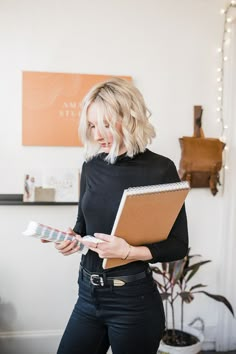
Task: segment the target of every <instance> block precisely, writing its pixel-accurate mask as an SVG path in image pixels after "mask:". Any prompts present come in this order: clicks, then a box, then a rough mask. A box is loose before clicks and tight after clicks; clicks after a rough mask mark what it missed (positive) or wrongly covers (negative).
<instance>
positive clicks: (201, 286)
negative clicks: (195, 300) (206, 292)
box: [189, 284, 207, 291]
mask: <svg viewBox="0 0 236 354" xmlns="http://www.w3.org/2000/svg"><path fill="white" fill-rule="evenodd" d="M206 286H207V285H203V284H197V285H194V286H191V288H190V289H189V291H192V290H194V289H197V288H203V287H206Z"/></svg>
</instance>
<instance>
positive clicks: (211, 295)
mask: <svg viewBox="0 0 236 354" xmlns="http://www.w3.org/2000/svg"><path fill="white" fill-rule="evenodd" d="M195 293H202V294H205V295H207V296H209V297H211V298H212V299H214V300H216V301H219V302H222V303H223V304H224V305H225V306H226V307H227V308H228V309H229V311H230V312H231V313H232V315H233V316H234V310H233V307H232V305H231V304H230V302H229V301H228V300H227V299H226V298H225V297H224V296H222V295H215V294H210V293H208V292H206V291H196V292H195Z"/></svg>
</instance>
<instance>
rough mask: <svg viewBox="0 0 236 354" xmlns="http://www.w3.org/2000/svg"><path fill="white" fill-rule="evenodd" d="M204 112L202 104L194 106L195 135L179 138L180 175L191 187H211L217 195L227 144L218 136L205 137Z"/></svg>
mask: <svg viewBox="0 0 236 354" xmlns="http://www.w3.org/2000/svg"><path fill="white" fill-rule="evenodd" d="M202 112H203V110H202V107H201V106H194V135H193V136H192V137H188V136H183V137H182V138H180V139H179V142H180V147H181V159H180V163H179V175H180V179H181V180H182V181H185V180H186V181H188V182H189V183H190V186H191V188H210V189H211V192H212V194H213V195H216V193H217V192H218V189H217V185H218V184H220V175H219V172H220V170H221V168H222V152H223V149H224V146H225V144H224V143H223V142H222V141H220V140H219V139H217V138H205V137H204V133H203V130H202V128H201V118H202Z"/></svg>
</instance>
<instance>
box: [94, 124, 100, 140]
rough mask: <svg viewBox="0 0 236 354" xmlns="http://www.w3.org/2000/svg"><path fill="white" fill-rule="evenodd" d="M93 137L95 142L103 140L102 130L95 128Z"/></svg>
mask: <svg viewBox="0 0 236 354" xmlns="http://www.w3.org/2000/svg"><path fill="white" fill-rule="evenodd" d="M93 137H94V140H101V138H102V135H101V133H100V130H99V129H98V128H97V127H95V128H94V132H93Z"/></svg>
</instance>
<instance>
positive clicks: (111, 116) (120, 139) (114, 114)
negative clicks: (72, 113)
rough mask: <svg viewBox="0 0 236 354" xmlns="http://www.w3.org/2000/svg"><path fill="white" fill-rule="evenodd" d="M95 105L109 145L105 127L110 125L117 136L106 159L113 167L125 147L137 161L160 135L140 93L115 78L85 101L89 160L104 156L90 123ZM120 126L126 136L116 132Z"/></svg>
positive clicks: (83, 137)
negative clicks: (151, 120) (156, 136)
mask: <svg viewBox="0 0 236 354" xmlns="http://www.w3.org/2000/svg"><path fill="white" fill-rule="evenodd" d="M91 104H95V109H96V112H97V124H98V128H99V131H100V134H101V135H102V137H103V138H104V140H105V142H107V138H106V128H105V124H107V123H108V124H109V129H110V131H111V133H112V135H113V144H112V146H111V149H110V152H109V154H108V155H107V156H106V161H108V162H109V163H114V162H115V161H116V158H117V156H118V154H119V148H120V146H121V144H123V145H124V146H125V148H126V150H127V152H126V155H127V156H129V157H133V156H134V155H136V154H137V153H139V152H144V150H145V149H146V146H147V145H148V144H149V143H151V142H152V138H154V137H155V135H156V134H155V130H154V127H153V126H152V124H151V123H150V122H149V117H150V112H149V110H148V109H147V107H146V105H145V102H144V99H143V96H142V94H141V93H140V91H139V90H138V89H137V88H136V87H135V86H134V85H133V84H132V83H131V82H129V81H127V80H124V79H120V78H111V79H110V80H108V81H105V82H102V83H99V84H97V85H95V86H94V87H93V88H92V89H91V90H90V91H89V92H88V93H87V95H86V96H85V97H84V99H83V101H82V106H81V113H80V125H79V134H80V136H81V140H82V142H83V144H84V147H85V158H86V160H89V159H91V158H92V157H94V156H96V155H97V154H98V153H100V152H101V151H100V150H101V147H100V145H99V144H98V143H97V142H96V141H94V139H93V136H92V133H91V128H90V125H89V123H88V108H89V107H90V105H91ZM117 122H120V123H121V127H122V129H121V130H122V133H119V132H118V131H117V129H116V123H117Z"/></svg>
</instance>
